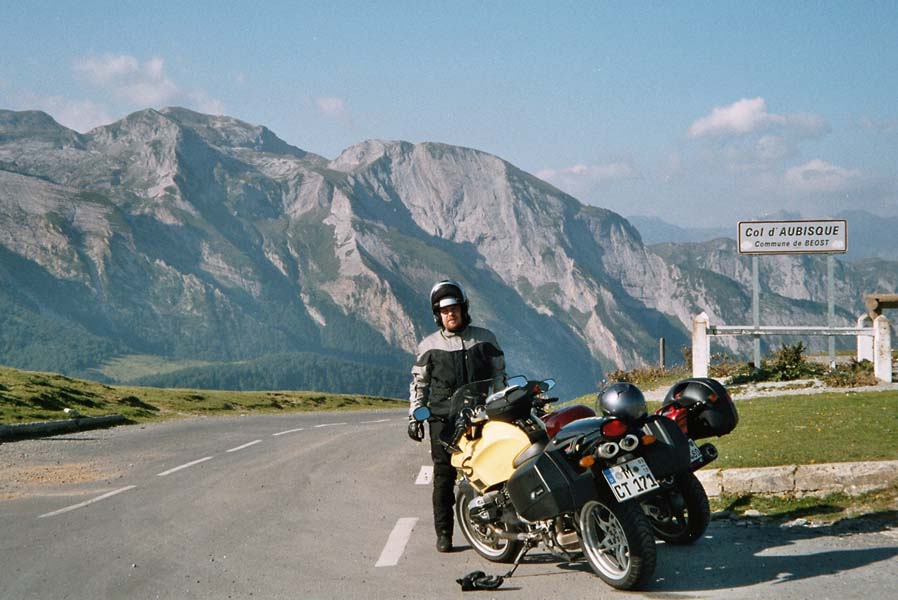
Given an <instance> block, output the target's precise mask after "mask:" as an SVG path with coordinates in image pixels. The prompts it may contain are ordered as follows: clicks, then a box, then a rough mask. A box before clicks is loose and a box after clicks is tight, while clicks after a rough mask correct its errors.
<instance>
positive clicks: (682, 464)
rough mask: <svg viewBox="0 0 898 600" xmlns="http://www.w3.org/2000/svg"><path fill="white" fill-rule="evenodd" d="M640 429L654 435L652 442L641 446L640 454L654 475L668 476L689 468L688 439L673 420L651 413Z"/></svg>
mask: <svg viewBox="0 0 898 600" xmlns="http://www.w3.org/2000/svg"><path fill="white" fill-rule="evenodd" d="M642 431H643V433H647V434H649V435H653V436H655V442H654V443H653V444H649V445H647V446H642V447H641V453H642V456H643V458H645V461H646V463H648V465H649V468H650V469H651V470H652V474H653V475H654V476H655V477H658V478H660V477H669V476H670V475H673V474H674V473H679V472H682V471H688V470H689V465H690V464H691V461H690V459H689V440H687V439H686V434H685V433H683V432H682V430H680V428H679V427H678V426H677V424H676V423H675V422H674V421H672V420H670V419H668V418H667V417H661V416H658V415H651V416H650V417H649V418H648V420H647V421H646V424H645V425H644V426H643V428H642Z"/></svg>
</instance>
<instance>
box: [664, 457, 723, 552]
mask: <svg viewBox="0 0 898 600" xmlns="http://www.w3.org/2000/svg"><path fill="white" fill-rule="evenodd" d="M674 485H675V489H674V490H671V491H670V492H668V494H678V495H680V496H681V497H682V505H683V506H682V508H681V509H679V510H675V511H670V510H668V511H665V512H667V513H668V514H666V515H665V517H664V518H663V519H660V518H657V516H656V515H653V514H650V515H649V521H650V522H651V524H652V529H654V530H655V536H656V537H657V538H658V539H659V540H663V541H665V542H667V543H668V544H673V545H675V546H683V545H686V544H691V543H693V542H695V541H696V540H698V539H699V538H700V537H702V534H704V533H705V530H706V529H707V528H708V523H709V522H710V520H711V508H710V506H709V505H708V495H707V494H706V493H705V488H704V487H703V486H702V484H701V482H700V481H699V480H698V477H696V476H695V474H694V473H684V474H682V475H678V476H677V479H676V483H675V484H674ZM667 504H668V506H669V505H670V499H669V498H668V499H667Z"/></svg>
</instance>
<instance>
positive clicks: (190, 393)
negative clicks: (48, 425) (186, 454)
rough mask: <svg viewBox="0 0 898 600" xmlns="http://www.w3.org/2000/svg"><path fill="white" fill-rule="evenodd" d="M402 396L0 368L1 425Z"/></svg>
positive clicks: (357, 403) (292, 407)
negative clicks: (141, 383)
mask: <svg viewBox="0 0 898 600" xmlns="http://www.w3.org/2000/svg"><path fill="white" fill-rule="evenodd" d="M407 405H408V404H407V402H406V401H404V400H396V399H390V398H380V397H375V396H366V395H355V394H353V395H348V394H326V393H319V392H307V391H271V392H232V391H220V390H214V391H208V390H191V389H161V388H150V387H135V386H109V385H105V384H101V383H94V382H90V381H82V380H77V379H72V378H69V377H65V376H62V375H56V374H52V373H36V372H31V371H19V370H17V369H10V368H7V367H0V424H4V425H9V424H15V423H28V422H33V421H52V420H59V419H66V418H68V415H67V414H66V413H64V412H63V410H64V409H66V408H71V409H75V410H77V411H78V412H79V413H81V415H83V416H99V415H109V414H121V415H124V416H125V417H126V418H128V419H130V420H132V421H135V422H139V421H150V420H155V419H164V418H171V417H178V416H187V415H200V414H234V413H241V412H258V411H267V412H277V411H305V410H349V409H358V408H396V407H403V406H407Z"/></svg>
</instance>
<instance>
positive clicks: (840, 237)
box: [738, 219, 848, 368]
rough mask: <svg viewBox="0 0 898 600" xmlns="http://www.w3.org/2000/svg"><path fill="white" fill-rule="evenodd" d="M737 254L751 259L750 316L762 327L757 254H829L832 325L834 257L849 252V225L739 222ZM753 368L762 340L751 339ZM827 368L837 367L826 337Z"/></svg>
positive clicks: (831, 318) (830, 318)
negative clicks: (752, 341)
mask: <svg viewBox="0 0 898 600" xmlns="http://www.w3.org/2000/svg"><path fill="white" fill-rule="evenodd" d="M738 227H739V237H738V249H739V254H749V255H751V284H752V292H751V312H752V326H753V327H754V328H755V330H756V331H757V330H758V329H759V328H760V326H761V311H760V306H759V302H758V295H759V291H758V290H759V289H760V283H759V277H758V255H759V254H828V255H829V256H827V262H826V326H827V328H829V329H832V328H833V326H834V325H835V314H836V313H835V302H834V301H833V278H834V275H833V273H834V270H835V266H834V265H835V259H834V258H833V254H844V253H845V252H846V251H847V250H848V221H846V220H845V219H828V220H822V221H739V224H738ZM754 355H755V356H754V359H755V368H759V367H760V366H761V336H760V334H758V333H756V334H755V335H754ZM829 362H830V366H835V363H836V340H835V338H834V337H833V336H832V335H830V336H829Z"/></svg>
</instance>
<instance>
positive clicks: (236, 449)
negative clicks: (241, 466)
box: [225, 440, 262, 452]
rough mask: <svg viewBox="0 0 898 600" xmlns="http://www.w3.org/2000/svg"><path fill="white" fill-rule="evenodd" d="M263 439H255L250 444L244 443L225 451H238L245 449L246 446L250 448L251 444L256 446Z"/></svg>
mask: <svg viewBox="0 0 898 600" xmlns="http://www.w3.org/2000/svg"><path fill="white" fill-rule="evenodd" d="M261 441H262V440H253V441H252V442H249V443H248V444H243V445H242V446H237V447H236V448H231V449H230V450H225V452H237V451H238V450H243V449H244V448H249V447H250V446H255V445H256V444H258V443H259V442H261Z"/></svg>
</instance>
